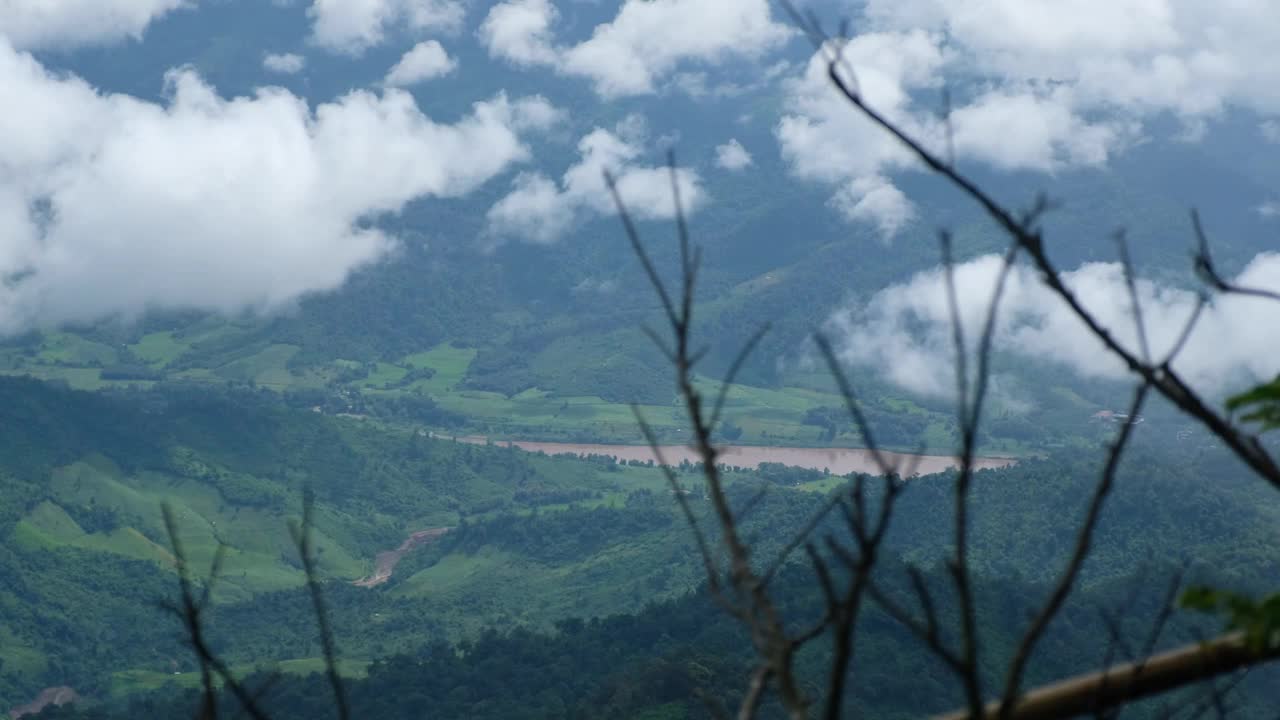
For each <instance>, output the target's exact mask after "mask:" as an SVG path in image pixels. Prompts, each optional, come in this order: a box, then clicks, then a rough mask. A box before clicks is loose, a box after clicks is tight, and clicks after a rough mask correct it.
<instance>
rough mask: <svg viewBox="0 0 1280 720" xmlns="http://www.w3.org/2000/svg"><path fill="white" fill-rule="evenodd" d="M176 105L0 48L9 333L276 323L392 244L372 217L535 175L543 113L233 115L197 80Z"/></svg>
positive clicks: (267, 101) (389, 98) (271, 98)
mask: <svg viewBox="0 0 1280 720" xmlns="http://www.w3.org/2000/svg"><path fill="white" fill-rule="evenodd" d="M165 95H166V99H165V101H164V102H162V103H152V102H147V101H143V100H140V99H137V98H134V97H130V96H127V95H120V94H107V93H102V92H100V91H98V90H96V89H95V88H93V87H92V86H90V85H88V84H87V83H86V82H84V81H83V80H81V79H78V78H76V77H73V76H65V75H60V74H58V75H55V74H53V73H50V72H49V71H47V70H46V69H45V68H44V67H42V66H41V65H40V64H39V63H38V62H37V61H36V60H34V59H33V58H32V57H31V56H29V55H26V54H22V53H18V52H15V51H14V50H12V49H11V48H9V47H8V46H7V45H5V44H4V43H3V42H2V41H0V106H3V107H7V108H22V112H6V113H3V114H0V168H4V172H3V173H0V278H2V279H3V280H0V331H4V332H14V331H18V330H22V329H25V328H28V327H33V326H52V325H57V324H60V323H66V322H73V321H92V320H96V319H99V318H102V317H108V316H125V317H132V316H136V315H139V314H141V313H143V312H145V311H146V310H148V309H151V308H159V307H164V308H199V309H206V310H214V311H222V312H228V313H232V312H239V311H243V310H272V309H276V308H280V307H282V306H286V305H288V304H289V303H290V302H292V301H293V300H295V299H296V298H298V297H299V296H301V295H303V294H305V293H309V292H315V291H323V290H327V289H331V288H334V287H336V286H338V285H340V284H341V283H342V282H343V281H344V279H345V278H346V276H347V274H348V273H349V272H350V271H351V270H352V269H353V268H356V267H359V266H360V265H362V264H365V263H369V262H372V261H375V260H377V259H379V258H380V257H382V256H383V255H384V254H385V253H386V252H387V251H388V250H389V249H390V248H391V247H392V246H393V244H394V241H393V239H392V238H389V237H388V236H386V235H385V234H384V233H383V232H381V231H380V230H379V229H377V227H376V225H375V222H376V220H377V219H378V217H379V216H380V215H383V214H386V213H395V212H398V211H399V210H401V209H402V208H403V207H404V206H405V204H406V203H408V202H410V201H413V200H415V199H418V198H427V197H435V198H449V197H457V196H460V195H464V194H466V193H468V192H470V191H471V190H473V189H474V188H476V187H477V186H479V185H480V184H481V183H484V182H485V181H487V180H489V179H490V178H492V177H494V176H495V175H496V174H498V173H501V172H503V171H505V170H506V169H507V168H509V167H511V166H512V165H513V164H514V163H517V162H519V161H522V160H524V159H526V158H527V157H528V151H527V149H526V147H525V146H524V144H523V143H522V142H521V138H520V134H519V133H520V131H521V128H526V127H531V126H536V125H539V124H541V123H543V122H545V119H546V116H547V114H548V113H547V109H546V107H545V106H546V101H545V100H541V99H536V98H535V99H528V100H519V101H510V100H508V99H507V98H506V97H505V96H504V95H501V94H499V95H498V96H495V97H493V98H491V99H489V100H486V101H483V102H479V103H476V104H475V105H474V106H473V107H472V108H471V111H470V112H469V113H468V114H467V115H465V116H463V117H462V118H460V119H458V120H457V121H455V122H454V123H453V124H442V123H438V122H435V121H433V120H432V119H431V118H429V117H427V116H425V115H423V114H422V112H421V111H420V110H419V109H418V107H417V106H416V105H415V103H414V101H413V98H412V97H411V96H410V95H409V94H407V93H404V92H402V91H398V90H386V91H385V92H382V93H381V94H375V93H372V92H368V91H355V92H351V93H349V94H347V95H345V96H342V97H340V98H338V99H336V100H335V101H332V102H328V103H324V104H320V105H317V106H315V107H314V108H312V107H309V106H308V105H307V103H306V101H305V100H303V99H301V98H299V97H296V96H294V95H292V94H291V93H289V92H287V91H285V90H283V89H280V88H263V89H260V90H258V91H256V93H255V94H254V95H252V96H247V97H235V98H224V97H221V96H220V95H219V94H218V93H217V92H216V91H215V90H214V89H213V88H211V87H210V86H208V85H207V84H206V83H205V82H204V81H203V80H202V79H201V78H200V77H199V76H198V75H197V74H195V73H194V72H193V71H191V70H189V69H178V70H174V71H171V72H170V73H169V74H168V76H167V80H166V91H165Z"/></svg>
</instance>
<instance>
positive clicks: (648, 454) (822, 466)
mask: <svg viewBox="0 0 1280 720" xmlns="http://www.w3.org/2000/svg"><path fill="white" fill-rule="evenodd" d="M456 439H457V441H458V442H465V443H470V444H473V445H484V444H488V443H490V440H489V439H488V438H486V437H483V436H479V435H469V436H466V437H459V438H456ZM492 444H494V445H498V446H502V447H507V446H514V447H517V448H520V449H521V450H526V451H528V452H543V453H546V454H548V455H563V454H571V455H579V456H585V455H607V456H610V457H613V458H616V459H617V460H618V461H619V462H628V461H632V460H638V461H640V462H648V461H650V460H653V461H654V462H658V458H657V457H655V455H654V452H653V449H652V448H650V447H649V446H648V445H612V444H593V443H567V442H543V441H538V440H494V441H492ZM658 450H659V452H660V453H661V455H662V460H663V461H665V462H666V463H667V464H670V465H679V464H680V463H682V462H691V463H692V462H698V461H699V459H700V458H699V457H698V454H697V453H696V452H695V451H694V450H693V448H691V447H689V446H687V445H660V446H658ZM881 454H882V455H883V456H884V457H885V458H886V459H887V460H888V461H889V462H891V463H894V464H896V466H897V467H900V468H904V469H907V468H914V472H913V473H912V474H915V475H929V474H931V473H938V472H942V471H944V470H947V469H949V468H954V467H957V466H959V464H960V463H959V460H958V459H957V458H956V457H954V456H951V455H916V454H912V453H898V452H888V451H883V452H882V453H881ZM720 461H721V462H722V463H724V464H725V465H737V466H739V467H744V468H755V467H756V466H757V465H759V464H760V463H780V464H782V465H790V466H792V467H802V468H809V469H811V470H825V471H827V472H830V473H833V474H835V475H846V474H848V473H851V472H858V473H878V472H879V466H877V464H876V462H875V459H874V457H873V455H872V453H871V451H870V450H866V449H863V448H810V447H770V446H765V445H725V446H722V448H721V456H720ZM1016 462H1017V459H1016V458H1009V457H981V458H976V459H975V461H974V467H975V468H976V469H979V470H982V469H987V468H1002V467H1008V466H1009V465H1013V464H1014V463H1016Z"/></svg>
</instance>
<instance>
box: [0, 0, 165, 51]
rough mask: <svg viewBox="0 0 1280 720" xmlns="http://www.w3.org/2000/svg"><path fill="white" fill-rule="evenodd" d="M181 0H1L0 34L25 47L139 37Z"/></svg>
mask: <svg viewBox="0 0 1280 720" xmlns="http://www.w3.org/2000/svg"><path fill="white" fill-rule="evenodd" d="M187 4H189V3H187V2H186V0H3V1H2V2H0V37H5V38H8V40H9V43H10V44H11V45H13V46H14V47H17V48H21V49H26V50H39V49H47V48H65V47H78V46H85V45H98V44H103V43H110V42H114V41H118V40H121V39H123V38H139V37H141V36H142V33H143V31H145V30H146V29H147V26H148V25H150V24H151V23H152V22H153V21H155V20H157V19H158V18H160V17H162V16H164V15H166V14H168V13H169V12H172V11H173V10H176V9H178V8H180V7H183V6H184V5H187Z"/></svg>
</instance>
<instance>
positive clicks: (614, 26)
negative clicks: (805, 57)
mask: <svg viewBox="0 0 1280 720" xmlns="http://www.w3.org/2000/svg"><path fill="white" fill-rule="evenodd" d="M557 17H558V13H557V11H556V9H555V7H554V6H553V5H552V4H551V3H550V1H549V0H508V1H507V2H503V3H499V4H498V5H495V6H494V7H493V8H492V9H491V10H490V11H489V14H488V15H487V16H486V17H485V20H484V22H483V23H482V25H481V28H480V32H479V35H480V39H481V42H482V43H483V44H484V45H485V46H486V47H487V48H488V50H489V54H490V55H491V56H492V57H496V58H502V59H505V60H508V61H510V62H512V63H514V64H517V65H523V66H529V65H545V66H550V67H553V68H555V69H556V71H557V72H559V73H561V74H564V75H570V76H577V77H583V78H586V79H588V80H589V81H591V83H592V84H593V86H594V87H595V90H596V92H597V93H598V94H600V95H602V96H604V97H621V96H627V95H643V94H648V93H652V92H655V91H656V90H657V83H658V82H659V81H661V80H663V79H665V78H666V77H667V76H668V75H670V74H671V73H673V72H674V71H675V70H676V69H677V68H678V67H680V66H682V65H684V64H686V63H702V64H713V65H714V64H718V63H721V62H723V61H725V60H727V59H730V58H756V57H760V56H762V55H764V54H765V53H767V52H768V51H770V50H773V49H775V48H777V47H779V46H780V45H781V44H782V43H783V42H785V41H786V40H787V38H788V37H790V36H791V31H790V29H788V28H787V27H786V26H785V25H783V24H780V23H776V22H774V20H773V18H772V16H771V14H770V4H769V2H768V1H767V0H626V1H625V2H624V3H623V4H622V7H621V8H620V9H619V10H618V14H617V15H616V16H615V17H614V19H613V20H612V21H610V22H608V23H603V24H601V25H598V26H596V28H595V29H594V31H593V32H592V34H591V37H590V38H588V39H587V40H584V41H582V42H580V43H578V44H576V45H570V46H563V47H562V46H557V45H556V44H555V42H554V38H553V36H552V31H551V26H552V24H553V23H554V22H555V21H556V19H557Z"/></svg>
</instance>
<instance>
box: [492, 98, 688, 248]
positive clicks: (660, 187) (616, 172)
mask: <svg viewBox="0 0 1280 720" xmlns="http://www.w3.org/2000/svg"><path fill="white" fill-rule="evenodd" d="M638 126H639V123H637V122H635V121H634V120H631V119H630V118H629V122H624V123H622V124H621V126H620V127H619V128H616V129H615V131H614V132H610V131H608V130H605V129H603V128H596V129H595V130H593V131H591V132H590V133H588V134H587V135H586V136H584V137H583V138H582V139H581V140H580V141H579V142H578V153H579V159H578V162H577V163H575V164H574V165H573V166H571V167H570V168H569V169H568V170H566V171H565V173H564V176H563V177H562V178H561V179H560V183H559V185H557V184H556V182H555V181H553V180H551V179H550V178H548V177H546V176H545V175H542V174H538V173H521V175H520V176H518V177H517V178H516V180H515V182H514V183H513V187H512V190H511V192H510V193H509V194H507V196H506V197H504V198H502V199H501V200H499V201H498V202H497V203H496V204H495V205H494V206H493V207H492V208H490V210H489V213H488V215H487V220H488V233H489V234H490V236H491V237H493V238H495V239H501V238H515V239H520V240H525V241H528V242H536V243H550V242H554V241H555V240H557V239H559V238H560V237H561V236H562V235H564V233H566V232H567V231H568V230H569V229H570V228H572V227H573V226H574V224H576V223H578V222H581V221H582V220H583V219H585V218H588V217H592V216H599V215H606V214H610V213H613V212H614V211H615V208H614V204H613V199H612V197H611V195H610V193H609V189H608V186H607V185H606V184H605V180H604V174H605V172H606V171H608V172H610V173H612V174H613V176H614V180H615V182H616V183H617V186H618V193H619V195H621V196H622V199H623V202H624V203H626V205H627V209H628V210H629V211H630V212H631V214H632V215H633V216H634V217H636V218H637V219H640V220H657V219H669V218H672V217H674V216H675V203H674V199H673V198H672V194H671V176H670V171H669V170H668V168H666V167H655V166H646V165H639V164H637V163H636V159H637V158H638V157H639V155H640V153H641V148H642V146H643V145H644V138H643V136H638V135H637V133H641V132H642V129H641V128H640V127H638ZM676 178H677V183H678V185H679V189H680V198H681V203H682V205H683V207H684V209H685V210H686V211H687V212H690V213H692V212H694V211H696V210H697V209H698V207H699V206H701V205H702V203H703V202H704V200H705V193H704V192H703V190H702V186H701V180H700V178H699V177H698V175H697V173H696V172H694V171H692V170H689V169H686V168H679V169H677V171H676Z"/></svg>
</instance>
